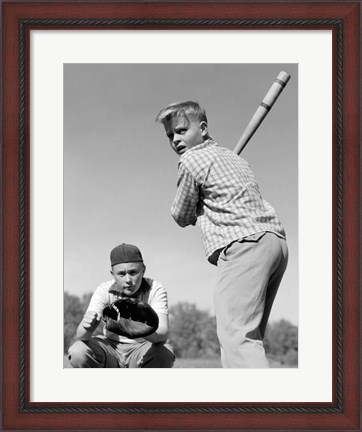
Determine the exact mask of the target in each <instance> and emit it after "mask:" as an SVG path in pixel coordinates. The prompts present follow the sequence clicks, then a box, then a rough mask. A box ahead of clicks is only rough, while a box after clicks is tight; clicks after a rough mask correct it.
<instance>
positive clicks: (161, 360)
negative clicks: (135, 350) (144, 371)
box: [139, 344, 175, 368]
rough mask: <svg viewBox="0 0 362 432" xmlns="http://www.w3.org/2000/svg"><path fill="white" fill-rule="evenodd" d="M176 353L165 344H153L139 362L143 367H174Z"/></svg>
mask: <svg viewBox="0 0 362 432" xmlns="http://www.w3.org/2000/svg"><path fill="white" fill-rule="evenodd" d="M174 362H175V355H174V353H173V352H172V350H171V348H170V347H169V346H167V345H164V344H152V346H151V348H150V349H149V350H148V351H147V353H146V354H145V355H144V356H143V359H142V361H141V362H140V364H139V367H141V368H172V366H173V364H174Z"/></svg>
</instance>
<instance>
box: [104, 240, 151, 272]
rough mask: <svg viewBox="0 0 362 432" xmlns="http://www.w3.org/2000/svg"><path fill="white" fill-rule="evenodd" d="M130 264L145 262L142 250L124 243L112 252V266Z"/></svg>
mask: <svg viewBox="0 0 362 432" xmlns="http://www.w3.org/2000/svg"><path fill="white" fill-rule="evenodd" d="M128 262H143V258H142V255H141V252H140V250H139V249H138V247H137V246H134V245H131V244H127V243H122V244H121V245H119V246H116V247H115V248H114V249H112V251H111V266H112V267H113V266H114V265H116V264H121V263H128Z"/></svg>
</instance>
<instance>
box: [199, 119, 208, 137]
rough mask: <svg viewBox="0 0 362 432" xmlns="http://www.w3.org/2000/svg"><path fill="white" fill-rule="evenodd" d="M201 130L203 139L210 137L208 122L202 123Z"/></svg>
mask: <svg viewBox="0 0 362 432" xmlns="http://www.w3.org/2000/svg"><path fill="white" fill-rule="evenodd" d="M200 129H201V135H202V136H203V137H207V136H208V130H207V123H206V121H202V122H200Z"/></svg>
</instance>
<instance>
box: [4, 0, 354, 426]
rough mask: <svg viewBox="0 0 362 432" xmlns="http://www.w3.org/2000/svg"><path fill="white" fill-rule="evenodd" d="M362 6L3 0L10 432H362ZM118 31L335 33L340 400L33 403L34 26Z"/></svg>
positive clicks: (336, 366) (336, 384)
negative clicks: (361, 217) (31, 116)
mask: <svg viewBox="0 0 362 432" xmlns="http://www.w3.org/2000/svg"><path fill="white" fill-rule="evenodd" d="M360 6H361V4H360V2H359V1H350V2H344V1H334V2H324V1H319V2H318V1H317V2H304V3H303V2H296V1H289V2H288V1H287V2H269V1H262V2H254V1H233V2H208V1H201V2H195V3H187V2H183V1H177V2H176V1H175V2H167V3H166V2H148V3H143V2H138V1H134V2H131V3H126V2H122V1H120V2H117V1H114V2H113V1H112V2H109V3H102V2H98V1H88V2H80V1H79V2H78V1H71V2H51V1H49V2H46V1H44V2H43V1H41V2H34V3H32V2H28V1H23V2H22V1H20V2H16V1H4V2H3V3H2V23H3V26H2V28H3V56H2V76H3V104H2V107H3V115H2V125H3V145H2V173H3V176H2V220H1V225H2V266H1V270H2V304H3V308H2V353H3V356H2V359H3V360H2V378H3V379H2V394H3V397H2V403H3V410H2V428H3V430H27V429H31V430H84V429H87V430H139V429H148V430H177V429H180V430H181V429H182V430H215V429H218V430H255V429H257V430H296V429H297V430H312V429H314V430H316V429H317V430H324V429H329V430H346V429H348V430H359V427H360V352H359V349H360V322H359V319H360V316H359V315H360V307H359V305H360V291H359V282H360V279H359V269H360V260H359V258H360V248H359V244H360V235H359V233H360V232H359V212H360V207H359V197H360V194H359V191H360V184H359V174H360V158H359V151H360V146H359V143H360V129H359V127H360V123H359V115H360V106H359V98H360V34H359V27H360ZM110 17H111V18H110ZM116 28H124V29H144V28H147V29H164V30H167V29H181V30H182V29H213V30H218V29H223V30H228V29H297V30H303V29H312V30H321V29H329V30H332V32H333V269H334V272H333V287H332V289H333V401H332V402H330V403H312V402H308V403H283V402H280V403H277V404H276V403H225V402H223V403H221V402H215V403H187V402H185V403H171V402H162V403H150V402H149V403H138V404H131V403H120V404H116V403H81V402H79V403H73V404H69V403H34V402H30V398H29V394H30V392H29V381H30V366H29V364H30V348H29V346H30V342H29V341H30V301H29V291H30V274H29V269H30V267H29V265H30V264H29V263H30V240H31V239H30V215H31V212H30V208H29V202H30V190H29V189H30V188H29V183H30V161H29V155H30V144H29V141H30V130H29V112H30V101H29V73H30V71H29V48H30V47H29V44H30V42H29V35H30V31H31V30H32V29H59V30H64V29H79V30H86V29H88V30H89V29H91V30H93V29H116ZM314 235H317V234H316V233H315V234H314Z"/></svg>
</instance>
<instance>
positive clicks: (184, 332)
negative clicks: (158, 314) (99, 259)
mask: <svg viewBox="0 0 362 432" xmlns="http://www.w3.org/2000/svg"><path fill="white" fill-rule="evenodd" d="M91 296H92V293H87V294H84V295H83V296H82V297H77V296H74V295H71V294H68V293H67V292H66V293H65V294H64V352H67V350H68V348H69V346H70V345H71V344H72V343H73V342H74V340H75V333H76V329H77V327H78V325H79V323H80V322H81V320H82V317H83V315H84V313H85V311H86V309H87V307H88V304H89V301H90V298H91ZM169 314H170V315H169V318H170V336H169V343H170V344H171V345H172V347H173V349H174V352H175V354H176V357H179V358H219V356H220V348H219V342H218V338H217V335H216V318H215V316H212V315H210V313H209V312H208V311H205V310H200V309H199V308H198V307H197V306H196V305H195V304H193V303H189V302H180V303H177V304H175V305H173V306H171V307H170V310H169ZM101 333H102V324H100V325H99V326H98V328H97V330H96V332H95V334H101ZM264 347H265V351H266V354H267V356H268V357H269V358H270V359H272V360H274V361H276V362H279V363H280V364H281V365H284V366H297V365H298V327H297V326H295V325H293V324H291V323H290V322H289V321H287V320H284V319H282V320H279V321H275V322H271V323H269V324H268V327H267V330H266V333H265V338H264Z"/></svg>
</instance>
